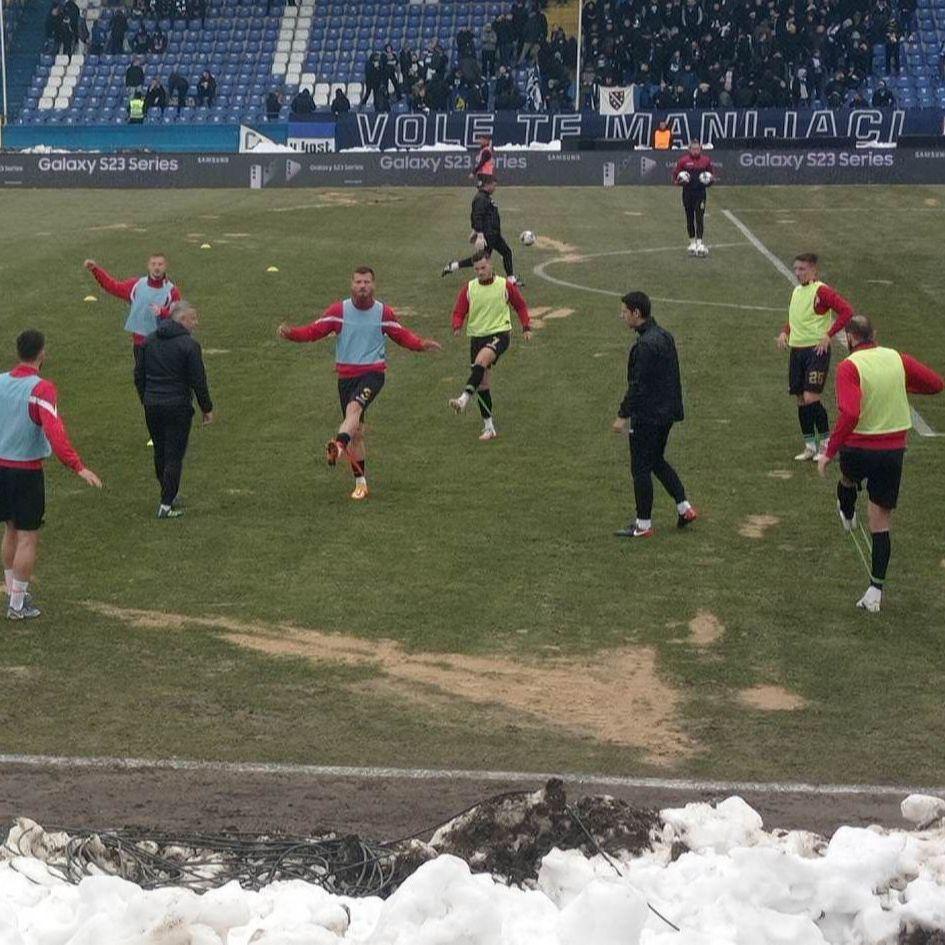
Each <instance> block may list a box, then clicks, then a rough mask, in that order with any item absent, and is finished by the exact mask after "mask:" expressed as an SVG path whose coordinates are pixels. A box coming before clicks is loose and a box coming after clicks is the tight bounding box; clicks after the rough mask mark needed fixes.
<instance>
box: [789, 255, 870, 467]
mask: <svg viewBox="0 0 945 945" xmlns="http://www.w3.org/2000/svg"><path fill="white" fill-rule="evenodd" d="M817 265H818V260H817V256H816V254H814V253H800V254H799V255H797V256H795V257H794V276H795V278H796V279H797V281H798V285H797V286H796V287H795V289H794V292H793V293H792V295H791V306H790V309H789V311H788V322H787V324H786V325H785V326H784V328H782V330H781V333H780V334H779V335H778V348H779V349H780V350H781V351H783V350H784V349H785V348H788V347H789V348H790V349H791V356H790V360H789V362H788V393H789V394H791V396H793V397H796V398H797V421H798V423H799V424H800V427H801V435H802V436H803V437H804V449H803V451H802V452H800V453H798V454H797V456H795V457H794V458H795V459H796V460H797V461H798V462H805V461H807V460H816V459H817V458H818V456H819V455H820V452H821V449H822V447H823V446H824V444H826V442H827V440H828V439H829V437H830V419H829V417H828V416H827V410H826V408H825V407H824V405H823V404H822V403H821V395H822V394H823V392H824V385H825V384H826V383H827V374H828V372H829V370H830V339H831V338H833V336H834V335H835V334H837V332H838V331H841V330H842V329H843V327H844V326H845V325H846V324H847V322H848V321H849V320H850V318H851V317H852V316H853V306H852V305H851V304H850V303H849V302H848V301H847V300H846V299H845V298H844V297H843V296H842V295H841V294H840V293H839V292H837V291H836V290H834V289H831V288H830V286H828V285H825V284H824V283H823V282H821V281H820V280H819V279H818V278H817V276H818V269H817ZM831 311H832V312H834V314H835V315H836V318H835V319H834V320H833V323H832V324H831V322H830V313H831Z"/></svg>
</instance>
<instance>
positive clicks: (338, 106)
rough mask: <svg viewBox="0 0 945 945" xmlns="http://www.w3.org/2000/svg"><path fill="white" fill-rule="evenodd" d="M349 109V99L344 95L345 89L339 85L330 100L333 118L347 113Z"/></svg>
mask: <svg viewBox="0 0 945 945" xmlns="http://www.w3.org/2000/svg"><path fill="white" fill-rule="evenodd" d="M350 111H351V101H350V100H349V98H348V96H347V95H345V90H344V89H343V88H342V87H341V86H340V85H339V86H338V88H337V89H335V97H334V98H333V99H332V100H331V113H332V115H334V116H335V118H340V117H341V116H342V115H347V114H348V112H350Z"/></svg>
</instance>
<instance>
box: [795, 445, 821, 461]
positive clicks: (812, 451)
mask: <svg viewBox="0 0 945 945" xmlns="http://www.w3.org/2000/svg"><path fill="white" fill-rule="evenodd" d="M794 459H795V460H796V461H797V462H799V463H808V462H811V461H812V460H815V459H817V447H816V446H805V447H804V452H803V453H798V454H797V456H795V457H794Z"/></svg>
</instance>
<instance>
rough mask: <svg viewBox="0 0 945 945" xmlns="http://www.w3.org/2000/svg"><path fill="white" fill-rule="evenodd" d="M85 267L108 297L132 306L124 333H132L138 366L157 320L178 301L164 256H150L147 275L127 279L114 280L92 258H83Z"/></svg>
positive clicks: (165, 315)
mask: <svg viewBox="0 0 945 945" xmlns="http://www.w3.org/2000/svg"><path fill="white" fill-rule="evenodd" d="M85 268H86V269H88V271H89V272H91V273H92V275H93V276H94V277H95V281H96V282H97V283H98V284H99V285H100V286H101V287H102V288H103V289H104V290H105V291H106V292H107V293H108V294H109V295H114V296H115V297H116V298H119V299H123V300H124V301H125V302H130V303H131V305H130V307H129V309H128V317H127V318H126V319H125V331H127V332H130V333H131V339H132V343H133V344H134V356H135V364H137V363H138V361H139V359H140V357H141V349H142V348H143V347H144V339H145V338H147V337H148V335H150V334H151V332H152V331H155V330H156V329H157V326H158V319H160V318H167V316H168V314H169V313H170V307H171V305H172V304H173V303H174V302H179V301H180V289H178V288H177V286H176V285H174V283H173V282H171V280H170V279H168V277H167V257H166V256H165V255H164V253H152V255H151V256H150V257H149V258H148V272H147V275H144V276H132V278H130V279H116V278H115V277H114V276H112V275H110V274H109V273H108V272H106V271H105V270H104V269H103V268H102V267H101V266H99V264H98V263H97V262H95V260H94V259H86V261H85Z"/></svg>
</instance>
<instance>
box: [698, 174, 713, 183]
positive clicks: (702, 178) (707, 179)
mask: <svg viewBox="0 0 945 945" xmlns="http://www.w3.org/2000/svg"><path fill="white" fill-rule="evenodd" d="M699 183H700V184H702V185H703V186H704V187H708V186H709V184H711V183H712V175H711V174H710V173H709V172H708V171H703V172H702V173H701V174H700V175H699Z"/></svg>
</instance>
